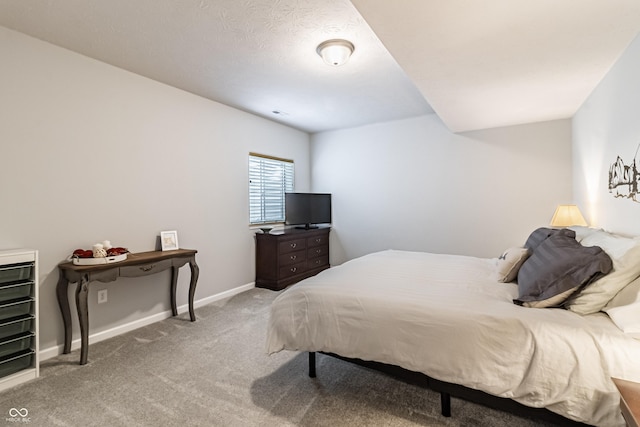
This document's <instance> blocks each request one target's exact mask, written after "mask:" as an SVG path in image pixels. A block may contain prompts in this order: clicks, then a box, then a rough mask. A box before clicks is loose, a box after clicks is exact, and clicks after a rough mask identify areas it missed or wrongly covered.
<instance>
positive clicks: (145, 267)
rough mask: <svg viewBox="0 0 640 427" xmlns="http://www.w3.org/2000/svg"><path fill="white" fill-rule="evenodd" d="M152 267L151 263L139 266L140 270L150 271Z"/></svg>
mask: <svg viewBox="0 0 640 427" xmlns="http://www.w3.org/2000/svg"><path fill="white" fill-rule="evenodd" d="M152 268H153V265H146V266H144V267H140V270H142V271H145V272H147V271H151V269H152Z"/></svg>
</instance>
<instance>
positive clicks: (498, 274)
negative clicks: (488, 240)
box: [495, 247, 530, 283]
mask: <svg viewBox="0 0 640 427" xmlns="http://www.w3.org/2000/svg"><path fill="white" fill-rule="evenodd" d="M529 254H530V253H529V249H527V248H520V247H517V248H509V249H507V250H506V251H504V252H503V253H502V255H500V257H499V258H498V261H497V262H496V271H495V279H496V280H497V281H498V282H503V283H506V282H513V281H514V280H515V278H516V277H517V276H518V270H520V267H521V266H522V264H523V263H524V262H525V261H526V260H527V258H529Z"/></svg>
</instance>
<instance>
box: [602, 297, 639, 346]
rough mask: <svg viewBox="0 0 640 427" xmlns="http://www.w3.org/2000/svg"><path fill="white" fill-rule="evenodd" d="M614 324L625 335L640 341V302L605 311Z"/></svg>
mask: <svg viewBox="0 0 640 427" xmlns="http://www.w3.org/2000/svg"><path fill="white" fill-rule="evenodd" d="M605 311H606V312H607V314H608V315H609V317H610V318H611V320H613V323H615V324H616V326H617V327H618V328H620V330H622V332H624V333H625V334H627V335H629V336H631V337H633V338H636V339H640V301H637V302H634V303H632V304H629V305H623V306H621V307H613V308H609V309H606V310H605Z"/></svg>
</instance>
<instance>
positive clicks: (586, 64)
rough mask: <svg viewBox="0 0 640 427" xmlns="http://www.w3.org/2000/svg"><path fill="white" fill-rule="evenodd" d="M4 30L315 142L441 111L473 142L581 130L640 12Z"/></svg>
mask: <svg viewBox="0 0 640 427" xmlns="http://www.w3.org/2000/svg"><path fill="white" fill-rule="evenodd" d="M354 5H355V7H354ZM356 7H357V9H356ZM363 17H364V19H363ZM365 19H366V21H365ZM0 25H3V26H5V27H7V28H11V29H14V30H16V31H20V32H23V33H25V34H28V35H31V36H33V37H36V38H39V39H42V40H45V41H48V42H50V43H52V44H55V45H58V46H61V47H64V48H67V49H70V50H72V51H76V52H78V53H81V54H83V55H86V56H89V57H92V58H95V59H98V60H100V61H103V62H106V63H109V64H112V65H114V66H117V67H120V68H123V69H126V70H129V71H132V72H134V73H137V74H140V75H143V76H146V77H149V78H152V79H155V80H157V81H160V82H163V83H166V84H168V85H171V86H175V87H177V88H180V89H183V90H186V91H189V92H192V93H194V94H198V95H200V96H203V97H206V98H210V99H213V100H215V101H218V102H221V103H224V104H227V105H230V106H233V107H236V108H239V109H241V110H245V111H249V112H252V113H254V114H257V115H260V116H263V117H267V118H269V119H271V120H275V121H279V122H282V123H285V124H287V125H290V126H292V127H296V128H298V129H301V130H304V131H307V132H318V131H323V130H331V129H340V128H346V127H353V126H359V125H363V124H368V123H373V122H380V121H388V120H394V119H400V118H406V117H412V116H418V115H422V114H426V113H431V112H433V111H434V110H435V112H436V113H437V114H438V115H439V116H440V118H441V119H442V120H443V121H444V123H445V124H446V125H447V126H448V127H449V128H450V129H451V130H453V131H456V132H461V131H467V130H474V129H483V128H491V127H496V126H507V125H514V124H521V123H531V122H537V121H544V120H554V119H561V118H568V117H571V116H572V115H573V114H574V113H575V111H576V110H577V109H578V108H579V107H580V105H581V104H582V103H583V102H584V100H585V99H586V97H587V96H588V95H589V94H590V93H591V91H592V90H593V88H594V87H595V86H596V85H597V84H598V82H599V81H600V80H601V79H602V77H603V76H604V75H605V74H606V73H607V71H608V70H609V69H610V67H611V66H612V65H613V63H614V62H615V60H616V59H617V58H618V57H619V56H620V55H621V54H622V52H623V51H624V49H625V48H626V46H628V44H629V43H630V42H631V41H632V39H633V37H635V36H636V34H637V33H638V31H640V0H606V1H604V0H535V1H531V0H446V1H444V0H394V1H393V2H391V1H388V0H353V4H352V3H351V2H349V1H348V0H109V1H105V0H1V1H0ZM372 29H373V31H372ZM374 31H375V33H374ZM376 34H377V35H376ZM378 37H379V38H378ZM330 38H346V39H348V40H350V41H352V42H353V43H354V45H355V52H354V54H353V56H352V58H351V60H350V61H349V62H348V63H347V64H346V65H344V66H342V67H337V68H333V67H329V66H327V65H325V64H324V63H323V62H322V60H321V59H320V57H319V56H318V55H317V54H316V52H315V49H316V46H317V45H318V44H319V43H320V42H322V41H324V40H327V39H330ZM387 49H388V50H387ZM389 52H391V54H390V53H389ZM392 55H393V56H392ZM396 61H397V62H396ZM398 64H399V65H398ZM401 67H402V68H401ZM1 72H2V71H1V67H0V75H1ZM405 72H406V74H405ZM431 106H433V109H432V108H431ZM274 111H275V112H278V113H279V114H277V113H274Z"/></svg>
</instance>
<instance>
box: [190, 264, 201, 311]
mask: <svg viewBox="0 0 640 427" xmlns="http://www.w3.org/2000/svg"><path fill="white" fill-rule="evenodd" d="M189 268H191V282H190V283H189V316H190V317H191V321H192V322H195V321H196V313H195V311H194V309H193V298H194V297H195V295H196V283H198V276H199V275H200V267H198V264H196V257H195V256H194V257H192V258H191V259H190V260H189Z"/></svg>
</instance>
